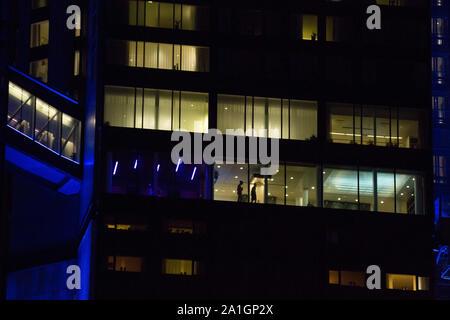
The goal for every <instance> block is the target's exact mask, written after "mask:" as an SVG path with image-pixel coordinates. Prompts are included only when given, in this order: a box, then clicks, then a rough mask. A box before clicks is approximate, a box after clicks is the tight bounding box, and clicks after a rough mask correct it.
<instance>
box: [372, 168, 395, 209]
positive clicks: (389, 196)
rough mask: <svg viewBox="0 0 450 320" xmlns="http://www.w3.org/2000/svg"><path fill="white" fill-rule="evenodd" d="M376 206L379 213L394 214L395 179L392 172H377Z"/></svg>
mask: <svg viewBox="0 0 450 320" xmlns="http://www.w3.org/2000/svg"><path fill="white" fill-rule="evenodd" d="M376 189H377V201H378V203H377V206H378V211H380V212H395V193H394V190H395V178H394V173H393V172H392V171H378V172H377V188H376Z"/></svg>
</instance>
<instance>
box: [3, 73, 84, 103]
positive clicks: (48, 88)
mask: <svg viewBox="0 0 450 320" xmlns="http://www.w3.org/2000/svg"><path fill="white" fill-rule="evenodd" d="M9 69H11V70H13V71H14V72H16V73H18V74H20V75H21V76H23V77H25V78H27V79H28V80H31V81H33V82H34V83H36V84H38V85H40V86H41V87H43V88H44V89H46V90H49V91H51V92H53V93H54V94H57V95H58V96H60V97H61V98H64V99H66V100H68V101H70V102H72V103H75V104H78V101H75V100H73V99H72V98H70V97H68V96H66V95H64V94H62V93H61V92H58V91H56V90H55V89H52V88H50V87H49V86H47V85H46V84H44V83H42V82H40V81H38V80H36V79H34V78H33V77H30V76H28V75H27V74H25V73H23V72H21V71H19V70H17V69H16V68H14V67H11V66H9Z"/></svg>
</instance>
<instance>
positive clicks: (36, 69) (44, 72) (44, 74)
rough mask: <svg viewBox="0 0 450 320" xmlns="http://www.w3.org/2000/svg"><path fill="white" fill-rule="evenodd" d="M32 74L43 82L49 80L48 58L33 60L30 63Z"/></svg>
mask: <svg viewBox="0 0 450 320" xmlns="http://www.w3.org/2000/svg"><path fill="white" fill-rule="evenodd" d="M30 75H31V76H32V77H34V78H36V79H38V80H40V81H42V82H47V81H48V59H42V60H37V61H33V62H31V63H30Z"/></svg>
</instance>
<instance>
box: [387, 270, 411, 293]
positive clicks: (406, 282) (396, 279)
mask: <svg viewBox="0 0 450 320" xmlns="http://www.w3.org/2000/svg"><path fill="white" fill-rule="evenodd" d="M386 282H387V283H386V286H387V288H388V289H395V290H408V291H416V290H417V283H416V276H413V275H407V274H391V273H388V274H386Z"/></svg>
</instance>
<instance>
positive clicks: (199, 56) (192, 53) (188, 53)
mask: <svg viewBox="0 0 450 320" xmlns="http://www.w3.org/2000/svg"><path fill="white" fill-rule="evenodd" d="M181 56H182V58H181V67H182V70H183V71H196V72H208V71H209V48H206V47H195V46H181Z"/></svg>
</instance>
